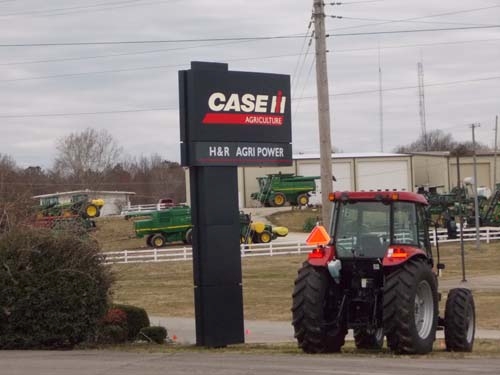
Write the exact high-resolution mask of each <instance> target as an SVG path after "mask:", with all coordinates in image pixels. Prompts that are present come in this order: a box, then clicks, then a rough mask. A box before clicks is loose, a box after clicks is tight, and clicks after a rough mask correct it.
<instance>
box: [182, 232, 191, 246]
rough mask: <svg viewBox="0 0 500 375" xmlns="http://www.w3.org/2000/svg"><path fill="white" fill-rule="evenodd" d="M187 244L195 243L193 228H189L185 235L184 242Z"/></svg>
mask: <svg viewBox="0 0 500 375" xmlns="http://www.w3.org/2000/svg"><path fill="white" fill-rule="evenodd" d="M183 242H184V243H185V244H188V245H191V244H192V243H193V228H189V229H188V230H187V231H186V233H185V234H184V241H183Z"/></svg>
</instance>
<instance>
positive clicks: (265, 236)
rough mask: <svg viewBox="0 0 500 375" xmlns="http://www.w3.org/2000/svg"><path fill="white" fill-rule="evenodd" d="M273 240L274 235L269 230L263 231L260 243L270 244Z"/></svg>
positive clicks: (260, 235)
mask: <svg viewBox="0 0 500 375" xmlns="http://www.w3.org/2000/svg"><path fill="white" fill-rule="evenodd" d="M272 239H273V235H272V234H271V232H269V231H268V230H265V231H263V232H262V233H260V234H259V242H260V243H269V242H271V240H272Z"/></svg>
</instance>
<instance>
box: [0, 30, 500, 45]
mask: <svg viewBox="0 0 500 375" xmlns="http://www.w3.org/2000/svg"><path fill="white" fill-rule="evenodd" d="M499 27H500V25H489V26H467V27H449V28H431V29H411V30H389V31H370V32H359V33H343V34H332V35H328V36H335V37H342V36H358V35H379V34H404V33H417V32H433V31H454V30H473V29H492V28H499ZM332 31H335V30H332ZM305 35H306V34H293V35H280V36H260V37H229V38H199V39H169V40H168V39H165V40H161V39H159V40H122V41H103V42H66V43H64V42H62V43H13V44H0V47H2V48H6V47H9V48H10V47H61V46H99V45H119V44H130V45H132V44H161V43H191V42H217V41H249V40H274V39H301V38H304V36H305Z"/></svg>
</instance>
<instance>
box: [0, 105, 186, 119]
mask: <svg viewBox="0 0 500 375" xmlns="http://www.w3.org/2000/svg"><path fill="white" fill-rule="evenodd" d="M178 110H179V108H166V107H165V108H143V109H122V110H112V111H95V112H68V113H38V114H22V115H0V118H3V119H8V118H30V117H73V116H91V115H109V114H117V113H137V112H160V111H161V112H165V111H178Z"/></svg>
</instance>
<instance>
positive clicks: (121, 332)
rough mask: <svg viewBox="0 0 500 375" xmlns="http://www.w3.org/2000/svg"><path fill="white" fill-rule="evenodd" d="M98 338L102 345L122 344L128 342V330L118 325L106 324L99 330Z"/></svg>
mask: <svg viewBox="0 0 500 375" xmlns="http://www.w3.org/2000/svg"><path fill="white" fill-rule="evenodd" d="M97 337H98V339H97V341H98V342H99V343H100V344H120V343H124V342H126V341H127V338H128V330H127V328H126V327H123V326H120V325H118V324H105V325H103V326H102V327H101V328H100V329H99V334H98V335H97Z"/></svg>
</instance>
